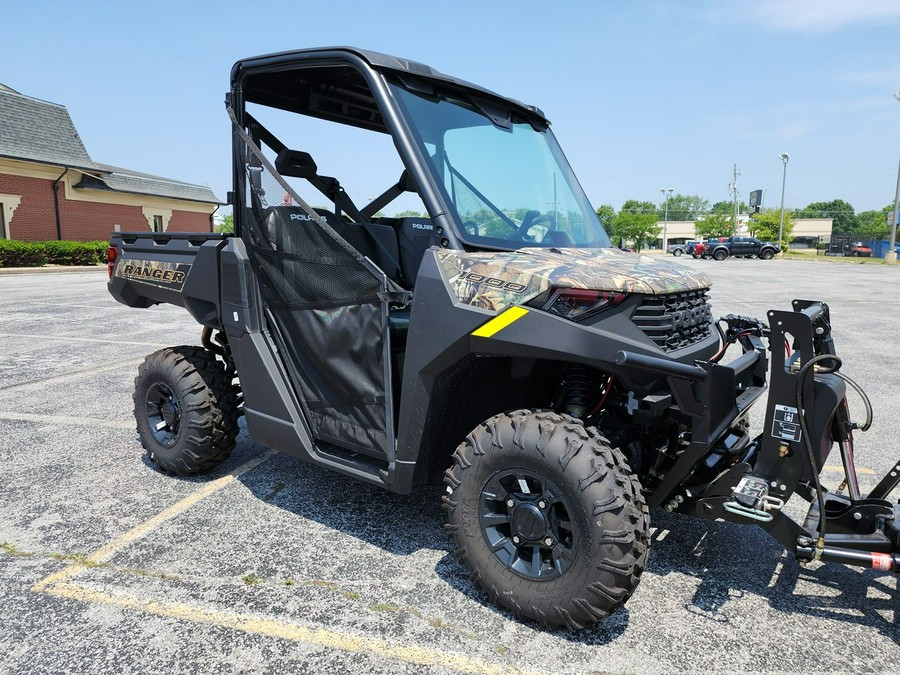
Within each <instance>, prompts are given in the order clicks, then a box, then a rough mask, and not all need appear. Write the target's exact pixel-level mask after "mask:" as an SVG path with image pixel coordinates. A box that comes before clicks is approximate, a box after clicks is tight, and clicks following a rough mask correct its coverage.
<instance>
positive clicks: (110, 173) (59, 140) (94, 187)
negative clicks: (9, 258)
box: [0, 84, 222, 241]
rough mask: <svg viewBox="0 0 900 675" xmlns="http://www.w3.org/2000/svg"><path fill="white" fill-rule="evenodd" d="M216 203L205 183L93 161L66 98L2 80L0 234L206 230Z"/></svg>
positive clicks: (37, 237) (86, 236) (32, 237)
mask: <svg viewBox="0 0 900 675" xmlns="http://www.w3.org/2000/svg"><path fill="white" fill-rule="evenodd" d="M221 203H222V202H221V201H220V200H219V199H218V198H217V197H216V196H215V195H214V194H213V192H212V190H210V189H209V188H208V187H204V186H200V185H192V184H190V183H183V182H180V181H175V180H171V179H169V178H161V177H159V176H151V175H149V174H144V173H138V172H136V171H131V170H128V169H122V168H119V167H114V166H109V165H107V164H100V163H97V162H94V161H93V160H92V159H91V158H90V156H89V155H88V152H87V150H86V149H85V147H84V144H83V143H82V142H81V138H80V137H79V136H78V132H77V131H76V129H75V125H74V124H73V123H72V119H71V117H69V112H68V110H66V108H65V106H62V105H59V104H56V103H48V102H47V101H41V100H38V99H35V98H31V97H29V96H23V95H22V94H19V93H18V92H15V91H13V90H11V89H9V88H8V87H5V86H4V85H2V84H0V238H5V239H20V240H24V241H45V240H50V239H69V240H75V241H91V240H97V239H108V238H109V234H110V232H112V231H113V229H115V227H116V226H119V228H120V229H122V230H129V231H144V232H146V231H154V230H155V231H158V232H163V231H165V232H210V231H211V230H212V229H213V225H212V214H213V213H214V212H215V210H216V209H217V208H218V206H219V204H221Z"/></svg>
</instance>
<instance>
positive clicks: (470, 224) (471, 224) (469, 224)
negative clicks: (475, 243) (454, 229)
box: [463, 220, 481, 237]
mask: <svg viewBox="0 0 900 675" xmlns="http://www.w3.org/2000/svg"><path fill="white" fill-rule="evenodd" d="M463 229H464V230H465V231H466V234H471V235H472V236H473V237H478V236H480V235H481V232H480V231H479V230H478V223H476V222H475V221H474V220H467V221H466V222H464V223H463Z"/></svg>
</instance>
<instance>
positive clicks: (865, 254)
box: [849, 241, 872, 258]
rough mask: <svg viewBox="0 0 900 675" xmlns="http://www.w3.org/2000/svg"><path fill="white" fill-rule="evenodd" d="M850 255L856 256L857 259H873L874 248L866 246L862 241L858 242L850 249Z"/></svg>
mask: <svg viewBox="0 0 900 675" xmlns="http://www.w3.org/2000/svg"><path fill="white" fill-rule="evenodd" d="M849 255H851V256H855V257H857V258H871V257H872V247H871V246H865V245H864V244H863V243H862V242H861V241H858V242H856V243H855V244H853V245H852V246H851V247H850V253H849Z"/></svg>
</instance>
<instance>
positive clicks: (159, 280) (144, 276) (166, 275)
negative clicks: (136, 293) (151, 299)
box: [115, 258, 191, 291]
mask: <svg viewBox="0 0 900 675" xmlns="http://www.w3.org/2000/svg"><path fill="white" fill-rule="evenodd" d="M190 271H191V265H190V263H173V262H161V261H159V260H132V259H127V258H121V259H119V262H118V264H117V265H116V271H115V276H117V277H120V278H122V279H128V280H130V281H138V282H141V283H144V284H150V285H151V286H159V287H160V288H169V289H171V290H173V291H180V290H181V289H182V288H184V280H185V279H186V278H187V275H188V273H189V272H190Z"/></svg>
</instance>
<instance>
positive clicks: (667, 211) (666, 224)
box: [659, 188, 674, 253]
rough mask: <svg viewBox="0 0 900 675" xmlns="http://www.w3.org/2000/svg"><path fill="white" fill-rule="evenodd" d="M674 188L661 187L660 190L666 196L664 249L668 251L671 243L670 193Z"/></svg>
mask: <svg viewBox="0 0 900 675" xmlns="http://www.w3.org/2000/svg"><path fill="white" fill-rule="evenodd" d="M673 189H674V188H659V191H660V192H662V193H663V194H664V195H665V196H666V215H665V220H664V221H663V236H662V251H663V253H665V252H666V250H667V249H668V244H669V195H670V194H672V190H673Z"/></svg>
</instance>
